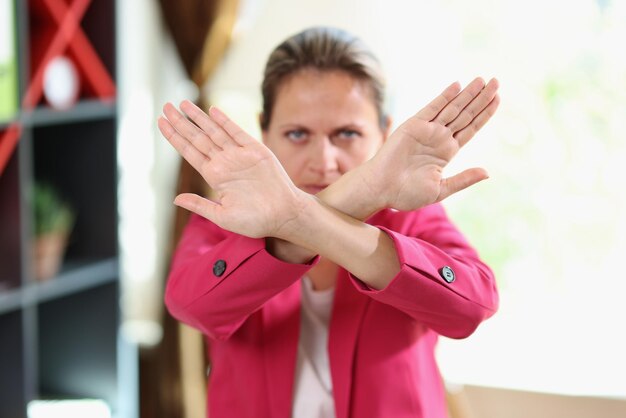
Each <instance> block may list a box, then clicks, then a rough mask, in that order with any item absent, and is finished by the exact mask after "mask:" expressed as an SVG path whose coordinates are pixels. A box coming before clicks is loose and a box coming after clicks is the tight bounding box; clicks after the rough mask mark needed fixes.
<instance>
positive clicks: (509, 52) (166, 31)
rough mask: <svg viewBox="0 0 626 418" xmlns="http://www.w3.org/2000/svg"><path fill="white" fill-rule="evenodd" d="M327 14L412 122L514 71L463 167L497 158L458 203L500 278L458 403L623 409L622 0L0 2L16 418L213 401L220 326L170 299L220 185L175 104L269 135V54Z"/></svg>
mask: <svg viewBox="0 0 626 418" xmlns="http://www.w3.org/2000/svg"><path fill="white" fill-rule="evenodd" d="M319 24H321V25H330V26H338V27H341V28H343V29H346V30H348V31H350V32H352V33H354V34H356V35H358V36H359V37H361V38H362V39H363V40H364V41H365V42H366V43H367V44H368V45H369V46H370V47H371V48H372V50H373V51H374V53H375V54H376V55H377V56H378V57H379V58H380V60H381V61H382V63H383V67H384V69H385V71H386V74H387V76H388V82H389V86H388V100H387V102H388V109H389V112H390V114H391V115H392V117H393V119H394V122H395V125H397V124H399V123H401V122H402V121H403V120H405V119H406V118H407V117H409V116H410V115H411V114H413V113H414V112H416V111H417V110H419V109H420V108H421V107H422V106H423V105H424V104H426V103H427V102H428V101H430V100H431V98H432V97H434V96H435V95H436V94H438V93H439V92H440V91H441V90H442V89H443V88H444V87H445V86H447V85H449V84H450V83H451V82H452V81H457V80H458V81H460V82H461V83H462V84H466V83H468V82H469V81H471V80H472V79H473V78H474V77H475V76H482V77H484V78H485V79H486V80H487V79H489V78H491V77H496V78H498V79H499V81H500V84H501V92H500V95H501V99H502V100H501V105H500V108H499V110H498V112H497V114H496V116H495V117H494V118H493V119H492V120H491V121H490V122H489V124H488V125H487V126H486V127H485V128H484V129H483V130H482V131H481V132H480V133H479V135H478V136H477V137H476V138H475V139H474V140H473V141H472V142H470V143H469V144H468V145H467V146H466V147H465V148H464V149H463V150H462V152H461V153H460V154H459V155H458V157H457V158H456V160H455V161H454V162H453V163H452V164H451V165H450V166H449V167H448V173H449V174H452V173H455V172H457V171H460V170H462V169H463V168H466V167H471V166H482V167H485V168H486V169H487V171H488V172H489V174H490V179H489V180H488V181H485V182H482V183H481V184H479V185H477V186H475V187H473V188H471V189H469V190H466V191H464V192H462V193H459V194H458V195H455V196H453V197H451V198H449V199H448V200H446V201H445V202H444V205H445V207H446V208H447V210H448V212H449V214H450V215H451V217H452V218H453V220H454V221H455V222H456V224H457V225H458V226H459V228H460V229H461V230H462V231H463V232H464V233H465V234H466V235H467V237H468V238H469V240H470V241H471V242H472V244H474V245H475V247H476V248H477V249H478V250H479V252H480V254H481V256H482V258H483V259H484V260H485V261H486V262H487V263H488V264H490V265H491V266H492V267H493V269H494V270H495V272H496V276H497V279H498V285H499V289H500V295H501V304H500V310H499V312H498V313H497V314H496V315H495V316H494V317H493V318H491V319H489V320H488V321H486V322H485V323H484V324H483V325H482V326H481V327H480V328H479V329H478V330H477V332H476V333H475V334H474V335H472V336H471V337H470V338H468V339H466V340H460V341H453V340H448V339H445V338H444V339H442V340H441V342H440V344H439V348H438V357H439V361H440V366H441V370H442V373H443V376H444V379H445V380H446V384H447V385H448V389H449V395H450V409H451V415H452V416H453V417H465V418H468V417H492V416H493V417H517V416H520V417H521V416H525V417H528V416H551V417H561V416H563V417H565V416H567V417H578V416H580V417H583V416H585V417H598V416H603V417H612V416H616V417H617V416H622V417H623V416H626V406H625V405H626V360H624V353H626V326H624V324H623V321H624V319H625V318H626V303H625V301H626V297H625V295H626V284H625V283H626V281H625V280H624V274H623V273H622V271H621V270H622V266H621V261H623V259H624V258H625V257H626V221H625V217H624V214H626V192H625V191H624V190H625V187H624V181H623V179H624V178H625V175H626V141H625V140H624V139H625V137H624V132H626V54H625V53H624V39H626V3H625V2H622V1H618V0H577V1H574V2H568V1H565V0H553V1H549V2H547V1H539V0H528V1H526V2H523V3H520V2H514V1H511V0H500V1H494V0H474V1H472V2H464V1H461V0H440V1H436V2H433V1H411V2H407V1H400V0H385V1H382V0H360V1H356V0H353V1H348V0H340V1H337V0H335V1H330V0H317V1H310V0H303V1H298V2H294V1H287V0H206V1H184V2H176V1H166V0H160V1H157V0H133V1H125V2H124V1H113V0H74V1H69V0H68V1H66V0H32V1H26V0H24V1H21V0H19V1H18V0H15V1H14V0H0V141H1V142H0V176H1V177H0V341H1V342H0V417H5V416H6V417H7V418H9V417H24V416H27V415H28V416H29V417H39V416H50V417H51V416H57V415H54V413H58V412H55V410H56V409H55V408H62V407H65V408H69V409H65V411H66V412H60V413H61V414H62V415H58V416H64V417H69V416H90V417H92V416H93V417H97V416H115V417H139V416H141V417H161V416H162V417H174V416H185V417H201V416H204V405H203V402H204V396H205V392H204V390H205V389H204V386H203V385H204V370H205V367H206V364H204V363H203V361H204V360H203V359H202V341H201V338H200V337H199V336H198V335H197V334H196V333H194V332H193V331H191V330H190V329H187V328H186V327H183V326H180V325H178V324H176V323H175V321H173V320H172V319H171V318H170V317H169V316H168V315H167V313H166V312H165V311H164V309H163V302H162V299H163V286H164V281H165V277H166V274H167V268H168V264H169V257H170V255H171V250H172V247H173V245H174V243H175V242H176V239H177V236H178V233H179V232H180V227H181V225H182V224H184V221H185V216H186V214H184V213H181V212H177V211H176V210H175V209H174V206H173V205H172V203H171V202H172V200H173V198H174V196H175V195H176V193H177V191H178V190H185V191H187V190H191V189H194V188H195V189H201V188H202V187H203V186H202V185H201V184H198V183H197V179H194V177H193V176H192V175H191V174H190V171H189V169H188V167H185V166H181V163H180V159H179V157H178V155H177V154H176V152H175V151H174V150H173V149H172V148H171V147H170V145H169V144H168V143H167V141H165V140H164V139H163V138H162V137H161V135H160V134H159V132H158V130H157V128H156V118H157V117H158V116H159V115H160V113H161V108H162V106H163V104H164V103H165V102H167V101H171V102H173V103H175V104H177V103H179V102H180V101H181V100H183V99H191V100H194V101H195V102H197V103H200V104H201V105H203V106H205V107H206V106H208V105H210V104H215V105H218V106H220V107H221V108H222V109H223V110H225V111H226V112H227V113H228V114H229V115H230V116H231V117H232V118H233V119H235V120H236V121H237V122H238V123H240V124H241V125H242V126H243V127H244V128H245V129H246V130H247V131H248V132H249V133H251V134H252V135H254V136H256V137H260V132H259V128H258V125H257V117H258V113H259V111H260V109H261V96H260V88H259V86H260V82H261V77H262V71H263V66H264V64H265V60H266V58H267V56H268V54H269V52H270V51H271V50H272V49H273V48H274V47H275V46H276V45H277V44H278V43H279V42H280V41H282V40H283V39H284V38H285V37H287V36H289V35H291V34H293V33H295V32H297V31H300V30H302V29H304V28H306V27H308V26H312V25H319ZM51 213H57V214H58V216H56V217H52V216H51V215H50V214H51ZM55 229H56V230H61V231H62V232H63V233H64V235H65V238H62V239H61V241H62V242H64V243H63V244H61V248H62V249H61V250H57V253H60V261H57V264H58V265H57V266H56V268H55V265H54V262H47V264H46V262H36V260H37V259H38V258H37V256H36V254H37V251H43V250H36V249H35V246H36V245H38V247H37V248H39V247H41V246H45V245H48V246H51V245H50V244H36V242H40V240H39V238H40V237H41V236H43V235H46V233H47V232H50V231H52V230H55ZM48 235H49V234H48ZM62 235H63V234H62ZM46 236H47V235H46ZM57 258H59V256H57ZM42 263H43V264H42ZM50 264H51V265H50ZM59 399H63V400H64V402H50V400H59ZM78 399H82V400H83V402H82V403H79V404H77V403H76V402H75V401H76V400H78ZM33 401H36V402H33ZM27 405H29V407H28V408H27ZM63 405H65V406H63ZM80 408H91V409H87V410H88V411H90V412H88V413H85V412H67V411H81V409H80ZM27 409H28V413H27ZM82 411H84V410H82ZM97 411H100V412H97ZM72 413H75V414H77V415H71V414H72ZM98 414H101V415H98Z"/></svg>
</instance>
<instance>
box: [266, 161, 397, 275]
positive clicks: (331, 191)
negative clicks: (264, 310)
mask: <svg viewBox="0 0 626 418" xmlns="http://www.w3.org/2000/svg"><path fill="white" fill-rule="evenodd" d="M366 164H368V163H365V164H364V165H362V166H360V167H358V168H356V169H354V170H352V171H349V172H348V173H346V174H344V175H343V176H342V177H341V178H340V179H339V180H337V181H336V182H335V183H333V184H331V185H330V186H328V187H327V188H326V189H324V190H322V191H321V192H319V193H318V194H317V195H316V197H317V199H318V200H319V201H320V202H323V204H325V205H326V206H327V207H328V208H332V209H334V210H335V211H337V212H340V213H341V214H343V215H346V216H348V217H350V218H352V220H356V221H364V220H365V219H367V218H368V217H370V216H371V215H372V214H374V213H376V212H378V211H379V210H382V209H384V208H385V204H384V203H383V202H382V199H381V198H380V197H381V194H380V193H379V192H377V191H375V190H373V189H372V187H371V184H370V182H369V181H368V179H367V177H366V176H365V175H364V173H366V169H365V165H366ZM346 220H348V219H347V218H346ZM266 248H267V250H268V252H269V253H270V254H272V255H274V256H275V257H277V258H279V259H281V260H283V261H287V262H291V263H303V262H306V261H308V260H310V259H311V258H312V257H314V256H315V255H317V253H315V252H314V251H311V250H309V249H307V248H305V247H303V246H300V245H296V244H294V243H293V242H289V241H285V240H282V239H279V238H273V237H268V238H267V239H266Z"/></svg>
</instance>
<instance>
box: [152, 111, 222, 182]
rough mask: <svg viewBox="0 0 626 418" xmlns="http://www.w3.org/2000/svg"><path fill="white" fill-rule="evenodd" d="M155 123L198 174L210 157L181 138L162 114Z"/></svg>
mask: <svg viewBox="0 0 626 418" xmlns="http://www.w3.org/2000/svg"><path fill="white" fill-rule="evenodd" d="M157 124H158V126H159V130H160V131H161V133H162V134H163V136H164V137H165V138H167V140H168V141H169V143H170V144H172V146H173V147H174V148H175V149H176V151H178V153H179V154H180V155H181V156H182V157H183V158H184V159H185V160H187V161H188V162H189V164H191V166H192V167H193V168H194V169H195V170H196V171H197V172H199V173H200V174H202V171H203V169H204V168H205V166H206V164H208V163H209V162H210V159H209V158H208V157H207V156H206V155H205V154H203V153H201V152H200V151H198V149H197V148H196V147H194V145H193V144H192V143H191V142H189V141H187V140H186V139H185V138H183V137H182V136H181V135H180V134H179V133H178V131H176V129H174V127H173V126H172V124H171V123H170V122H169V121H168V120H167V119H166V118H164V117H163V116H160V117H159V119H158V121H157Z"/></svg>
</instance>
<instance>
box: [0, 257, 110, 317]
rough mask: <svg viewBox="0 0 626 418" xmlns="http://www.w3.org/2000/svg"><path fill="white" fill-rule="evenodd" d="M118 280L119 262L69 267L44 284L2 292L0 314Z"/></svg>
mask: <svg viewBox="0 0 626 418" xmlns="http://www.w3.org/2000/svg"><path fill="white" fill-rule="evenodd" d="M118 276H119V273H118V261H117V258H110V259H106V260H102V261H96V262H91V263H85V262H80V263H79V262H75V263H72V262H70V263H66V264H65V266H64V268H63V271H62V272H61V273H60V274H59V275H57V276H56V277H54V278H51V279H49V280H47V281H45V282H42V283H31V284H28V285H26V286H22V287H21V288H17V289H11V290H7V291H4V292H0V314H4V313H6V312H11V311H14V310H16V309H19V308H20V307H22V306H25V305H30V304H34V303H41V302H45V301H48V300H51V299H56V298H59V297H63V296H68V295H72V294H74V293H78V292H82V291H85V290H88V289H92V288H94V287H98V286H100V285H103V284H106V283H110V282H115V281H116V280H117V278H118Z"/></svg>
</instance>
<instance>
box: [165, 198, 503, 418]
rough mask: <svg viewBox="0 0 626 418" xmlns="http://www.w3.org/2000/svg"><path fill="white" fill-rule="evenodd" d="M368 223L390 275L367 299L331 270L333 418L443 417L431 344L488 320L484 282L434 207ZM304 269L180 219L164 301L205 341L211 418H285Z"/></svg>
mask: <svg viewBox="0 0 626 418" xmlns="http://www.w3.org/2000/svg"><path fill="white" fill-rule="evenodd" d="M368 223H370V224H372V225H376V226H378V227H379V228H381V229H383V230H384V231H386V232H387V233H388V234H389V235H390V236H391V237H392V239H393V241H394V243H395V246H396V249H397V251H398V255H399V258H400V262H401V265H402V269H401V271H400V273H398V275H397V276H396V277H395V278H394V279H393V280H392V282H391V283H390V284H389V285H388V286H387V287H386V288H385V289H382V290H378V291H377V290H373V289H371V288H368V286H366V285H365V284H364V283H363V282H361V281H359V280H358V279H357V278H355V277H353V276H351V275H350V274H349V273H347V272H346V271H345V270H340V272H339V277H338V280H337V287H336V290H335V300H334V304H333V309H332V316H331V321H330V328H329V333H330V334H329V343H328V350H329V358H330V368H331V376H332V383H333V396H334V399H335V411H336V416H337V418H348V417H356V418H369V417H372V418H374V417H394V418H400V417H412V418H415V417H425V418H439V417H445V416H447V411H446V404H445V399H444V389H443V384H442V380H441V377H440V374H439V371H438V368H437V365H436V362H435V357H434V348H435V344H436V342H437V337H438V335H439V334H441V335H445V336H447V337H451V338H464V337H467V336H469V335H470V334H471V333H472V332H473V331H474V330H475V329H476V327H477V326H478V325H479V324H480V323H481V322H482V321H483V320H485V319H486V318H488V317H489V316H491V315H493V313H494V312H495V311H496V309H497V304H498V294H497V290H496V285H495V280H494V276H493V273H492V271H491V270H490V269H489V267H487V266H486V265H485V264H484V263H483V262H482V261H481V260H480V259H479V256H478V254H477V253H476V251H475V250H474V249H472V247H471V246H470V245H469V244H468V243H467V241H466V240H465V239H464V238H463V236H462V235H461V234H460V232H459V231H458V230H457V229H456V228H455V227H454V225H453V224H452V223H451V222H450V220H449V219H448V218H447V216H446V214H445V212H444V209H443V207H442V206H441V205H439V204H435V205H430V206H428V207H426V208H423V209H421V210H418V211H413V212H397V211H393V210H384V211H381V212H380V213H378V214H376V215H374V216H373V217H372V218H370V219H369V220H368ZM315 262H316V260H313V262H312V263H311V264H309V265H298V264H288V263H285V262H282V261H280V260H278V259H276V258H274V257H272V256H271V255H270V254H269V253H268V252H267V251H266V250H265V241H264V240H263V239H252V238H247V237H244V236H241V235H237V234H233V233H230V232H228V231H225V230H222V229H220V228H219V227H217V226H216V225H214V224H213V223H211V222H209V221H207V220H206V219H204V218H201V217H199V216H196V215H193V216H192V218H191V219H190V222H189V224H188V225H187V227H186V229H185V232H184V234H183V237H182V239H181V242H180V243H179V246H178V248H177V250H176V253H175V255H174V259H173V264H172V269H171V272H170V275H169V279H168V284H167V289H166V293H165V303H166V305H167V307H168V309H169V311H170V312H171V314H172V315H173V316H174V317H176V318H177V319H179V320H180V321H182V322H184V323H187V324H189V325H191V326H193V327H195V328H197V329H199V330H200V331H202V332H203V333H204V334H205V335H206V336H207V339H208V340H207V341H208V347H209V348H208V350H209V352H208V355H209V356H210V358H211V364H212V367H211V372H210V376H209V382H208V414H209V415H210V417H211V418H221V417H235V418H239V417H241V418H245V417H250V418H263V417H276V418H288V417H290V416H291V408H292V397H293V387H294V375H295V366H296V354H297V345H298V333H299V324H300V280H299V279H300V278H301V277H302V275H303V274H305V273H306V272H307V270H308V269H309V268H311V267H312V266H313V265H314V264H315Z"/></svg>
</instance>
